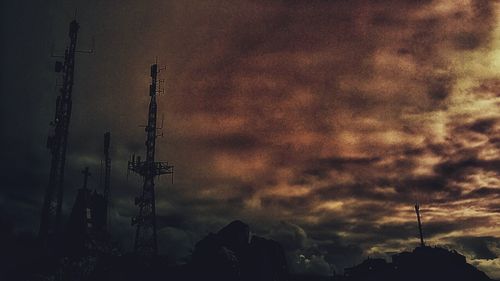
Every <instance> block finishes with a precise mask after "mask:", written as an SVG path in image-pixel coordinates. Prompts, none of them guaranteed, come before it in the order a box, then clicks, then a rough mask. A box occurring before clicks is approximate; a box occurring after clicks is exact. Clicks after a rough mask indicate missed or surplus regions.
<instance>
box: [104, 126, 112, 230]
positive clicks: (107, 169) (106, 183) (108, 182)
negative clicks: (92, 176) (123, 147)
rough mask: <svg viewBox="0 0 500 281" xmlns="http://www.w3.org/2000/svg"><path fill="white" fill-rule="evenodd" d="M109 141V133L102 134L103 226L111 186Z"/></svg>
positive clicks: (105, 220)
mask: <svg viewBox="0 0 500 281" xmlns="http://www.w3.org/2000/svg"><path fill="white" fill-rule="evenodd" d="M110 142H111V133H110V132H106V133H105V134H104V204H105V206H104V208H105V211H104V223H105V225H104V227H107V225H108V212H109V211H108V208H109V189H110V186H111V157H110V156H109V145H110Z"/></svg>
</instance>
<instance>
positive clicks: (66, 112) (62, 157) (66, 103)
mask: <svg viewBox="0 0 500 281" xmlns="http://www.w3.org/2000/svg"><path fill="white" fill-rule="evenodd" d="M79 28H80V25H79V24H78V22H76V21H75V20H73V21H72V22H71V23H70V25H69V38H70V42H69V45H68V46H67V48H66V51H65V53H64V62H60V61H57V62H56V64H55V71H56V72H62V77H63V84H62V86H61V88H60V89H59V93H60V94H59V96H58V97H57V100H56V113H55V116H54V121H52V122H51V126H52V127H53V132H52V134H51V135H50V136H49V137H48V139H47V147H48V148H49V150H50V154H51V158H52V159H51V162H50V174H49V183H48V185H47V189H46V191H45V198H44V202H43V207H42V218H41V222H40V229H39V233H38V236H39V240H40V242H41V244H42V247H43V248H45V249H46V250H49V251H50V250H55V248H54V247H55V243H57V242H56V241H57V240H58V236H59V235H60V232H61V217H62V201H63V191H64V168H65V162H66V148H67V143H68V129H69V122H70V119H71V108H72V97H71V95H72V92H73V78H74V71H75V52H76V41H77V37H78V30H79Z"/></svg>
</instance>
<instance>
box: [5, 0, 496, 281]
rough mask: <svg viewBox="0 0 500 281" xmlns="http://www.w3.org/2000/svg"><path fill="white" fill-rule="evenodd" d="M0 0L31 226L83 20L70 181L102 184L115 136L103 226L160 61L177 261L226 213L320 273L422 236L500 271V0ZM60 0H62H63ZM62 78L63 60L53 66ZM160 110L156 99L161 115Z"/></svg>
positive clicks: (123, 186)
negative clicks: (72, 46)
mask: <svg viewBox="0 0 500 281" xmlns="http://www.w3.org/2000/svg"><path fill="white" fill-rule="evenodd" d="M11 2H12V3H9V4H7V3H2V9H1V10H2V12H1V13H2V19H1V20H2V25H1V32H2V33H1V34H2V42H3V43H2V49H3V50H2V52H1V57H2V59H1V62H2V72H1V99H2V101H1V103H0V107H1V111H0V113H1V114H2V116H1V126H2V127H1V128H0V130H1V132H2V145H1V146H0V150H1V154H0V155H2V162H3V164H4V165H2V166H4V168H2V172H1V173H2V176H1V191H0V214H1V217H0V219H1V220H4V221H10V222H12V223H13V225H14V228H13V230H12V231H14V232H25V231H28V232H36V231H37V229H38V224H39V216H40V215H39V213H40V210H41V206H42V200H43V193H44V190H45V187H46V184H47V182H48V169H49V168H48V166H49V163H50V160H49V159H50V158H49V152H48V150H47V149H46V148H45V144H46V137H47V135H48V132H49V122H50V121H51V120H52V118H53V114H54V110H55V97H56V95H57V93H56V90H55V89H56V85H57V79H58V76H57V75H56V74H55V73H53V71H52V70H53V63H54V61H55V59H54V58H51V50H53V52H54V53H56V54H61V53H62V52H63V51H64V48H65V45H66V43H67V32H68V31H67V29H68V24H69V22H70V21H71V20H72V19H73V18H74V14H75V9H77V12H76V19H77V20H78V21H79V23H80V25H81V29H80V34H79V41H78V46H79V48H80V49H82V50H85V49H89V48H90V47H91V46H92V38H93V37H94V38H95V53H94V54H92V55H86V54H78V55H77V58H76V76H75V86H74V92H73V96H74V101H73V116H72V120H71V125H70V126H71V127H70V140H69V146H68V162H67V173H66V185H65V188H66V190H65V198H64V204H65V207H64V208H65V214H66V215H67V214H68V213H69V210H70V208H71V205H72V203H73V201H74V197H75V192H76V190H77V189H78V188H79V187H81V184H82V177H81V174H80V171H81V170H82V169H83V168H84V167H85V166H89V167H90V168H91V172H92V173H93V175H92V178H91V179H90V185H91V187H92V188H96V189H98V190H100V189H101V188H102V187H100V185H99V184H100V182H102V180H101V179H100V176H99V175H100V172H99V171H100V165H101V164H100V163H101V153H102V134H103V133H104V132H106V131H108V130H109V131H111V136H112V140H111V141H112V151H113V155H112V158H113V168H112V171H113V179H112V190H111V193H112V197H113V199H112V200H113V201H112V211H111V212H112V218H111V225H112V231H113V233H112V235H114V236H115V238H116V239H117V240H119V241H120V242H121V243H122V244H123V246H124V248H125V249H126V250H131V244H132V241H133V230H134V229H133V228H132V227H131V226H130V218H131V217H132V216H134V215H136V213H137V209H136V207H135V206H134V204H133V201H134V197H135V196H138V195H139V193H140V189H141V179H140V178H138V177H137V176H136V175H132V174H131V175H129V177H128V179H127V171H126V169H127V160H128V159H129V157H130V155H131V154H133V153H135V154H138V155H144V151H145V147H144V141H145V133H144V129H143V128H141V127H140V126H141V125H144V124H145V123H146V121H147V119H146V118H147V116H146V113H147V104H148V102H149V100H148V87H149V81H150V77H149V66H150V64H152V63H154V62H155V57H158V59H159V63H160V65H165V66H166V70H164V71H162V72H161V73H160V78H161V79H165V83H164V84H163V86H162V87H163V88H164V89H165V94H164V95H161V96H159V98H158V103H159V116H162V115H164V131H163V132H164V136H163V137H162V138H160V139H158V141H157V148H158V154H157V159H158V160H165V161H169V163H170V164H173V165H174V166H175V178H174V184H173V185H172V184H171V182H170V179H169V178H167V177H165V178H161V179H160V181H159V183H158V185H157V214H158V226H159V247H160V252H161V253H162V254H166V255H169V256H170V257H172V258H173V259H176V260H179V261H180V260H182V258H183V257H185V256H188V255H189V253H190V250H191V249H192V247H193V245H194V243H196V242H197V241H198V240H199V239H201V238H202V237H203V236H205V235H206V234H208V233H209V232H215V231H217V230H218V229H220V228H221V227H222V226H224V225H226V224H227V223H229V222H230V221H232V220H234V219H240V220H242V221H244V222H246V223H247V224H249V225H250V228H251V230H252V232H253V233H254V234H257V235H261V236H264V237H268V238H273V239H275V240H277V241H279V242H281V243H282V245H283V246H284V248H285V250H286V251H287V254H288V257H289V260H290V261H291V267H292V268H293V269H294V270H295V271H299V272H300V271H310V272H318V273H324V274H326V273H329V272H330V269H329V266H332V268H334V269H335V270H336V271H337V272H339V271H342V269H343V268H344V267H349V266H352V265H354V264H356V263H358V262H360V261H362V260H363V259H364V258H365V257H367V256H370V257H386V258H388V257H389V256H390V255H391V254H393V253H397V252H399V251H401V250H411V249H413V248H414V247H415V246H417V245H418V230H417V225H416V218H415V214H414V210H413V205H414V203H415V202H417V201H418V202H420V204H421V205H422V206H421V212H422V220H423V231H424V235H425V239H426V241H427V243H428V244H430V245H442V246H446V247H450V248H452V249H456V250H457V251H459V252H460V253H462V254H464V255H465V256H466V257H467V258H468V261H469V262H470V263H472V264H474V265H476V266H478V267H479V268H480V269H481V270H483V271H485V272H486V273H487V274H489V275H490V277H494V278H500V257H499V256H500V177H499V173H500V154H499V152H500V110H499V109H500V21H499V20H500V1H498V0H457V1H451V0H450V1H448V0H386V1H384V0H372V1H368V0H364V1H362V0H359V1H356V0H335V1H334V0H313V1H298V0H296V1H264V0H247V1H243V0H237V1H236V0H234V1H229V0H227V1H201V0H200V1H187V0H177V1H160V0H156V1H136V0H120V1H118V0H109V1H97V0H91V1H83V0H81V1H62V0H47V1H28V0H24V1H11ZM68 2H69V3H68ZM60 80H61V79H60V78H59V81H60ZM160 119H161V117H160Z"/></svg>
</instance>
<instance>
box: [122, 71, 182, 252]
mask: <svg viewBox="0 0 500 281" xmlns="http://www.w3.org/2000/svg"><path fill="white" fill-rule="evenodd" d="M160 70H161V69H159V68H158V64H157V63H155V64H153V65H151V85H150V86H149V95H150V102H149V112H148V125H147V126H146V127H145V131H146V135H147V137H146V160H144V161H141V158H140V157H137V158H136V157H132V159H131V161H129V162H128V170H129V171H132V172H135V173H137V174H139V175H140V176H142V177H143V179H144V185H143V188H142V194H141V196H140V197H136V198H135V204H136V205H137V206H139V214H138V215H137V216H136V217H134V218H132V225H136V227H137V229H136V235H135V242H134V252H135V253H136V254H138V255H141V256H155V255H156V254H157V253H158V245H157V238H156V207H155V190H154V186H155V177H157V176H160V175H163V174H170V175H172V174H173V173H174V166H170V165H168V163H167V162H157V161H155V149H156V137H157V136H158V135H157V130H158V127H157V126H156V119H157V104H156V94H157V93H158V91H159V90H158V73H159V71H160Z"/></svg>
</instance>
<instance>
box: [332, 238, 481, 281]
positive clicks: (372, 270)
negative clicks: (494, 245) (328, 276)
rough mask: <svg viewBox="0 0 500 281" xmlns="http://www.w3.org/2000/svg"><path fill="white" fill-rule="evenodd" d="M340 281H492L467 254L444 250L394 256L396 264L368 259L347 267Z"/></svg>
mask: <svg viewBox="0 0 500 281" xmlns="http://www.w3.org/2000/svg"><path fill="white" fill-rule="evenodd" d="M338 280H349V281H372V280H373V281H375V280H388V281H392V280H394V281H396V280H408V281H417V280H426V281H443V280H453V281H489V280H491V279H490V278H488V276H487V275H486V274H485V273H484V272H482V271H480V270H478V269H477V268H475V267H474V266H472V265H470V264H468V263H467V262H466V259H465V257H464V256H463V255H461V254H459V253H457V252H456V251H450V250H447V249H444V248H440V247H428V246H424V247H417V248H415V249H414V250H413V251H412V252H402V253H399V254H395V255H393V256H392V263H387V262H386V261H385V260H384V259H367V260H365V261H363V262H362V263H361V264H359V265H357V266H354V267H351V268H346V269H345V270H344V277H343V278H339V279H338Z"/></svg>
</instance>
